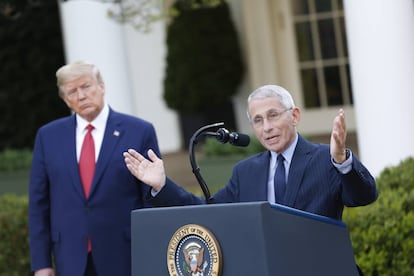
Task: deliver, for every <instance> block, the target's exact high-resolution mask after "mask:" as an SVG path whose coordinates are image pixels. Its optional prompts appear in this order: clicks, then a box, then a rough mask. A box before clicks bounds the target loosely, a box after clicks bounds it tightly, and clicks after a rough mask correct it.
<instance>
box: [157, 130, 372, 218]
mask: <svg viewBox="0 0 414 276" xmlns="http://www.w3.org/2000/svg"><path fill="white" fill-rule="evenodd" d="M269 158H270V152H269V151H265V152H262V153H259V154H256V155H254V156H251V157H249V158H247V159H244V160H242V161H240V162H239V163H237V164H236V165H235V167H234V169H233V173H232V176H231V178H230V180H229V182H228V183H227V185H226V186H225V187H224V188H223V189H221V190H220V191H218V192H217V193H216V194H215V195H214V196H213V198H212V202H214V203H230V202H247V201H266V200H267V179H268V175H269V163H270V162H269V160H270V159H269ZM377 196H378V195H377V190H376V185H375V180H374V178H373V177H372V176H371V174H370V173H369V172H368V170H367V169H366V168H365V167H364V166H363V165H362V164H361V162H360V161H358V159H357V158H356V156H353V163H352V170H351V171H350V172H349V173H347V174H341V173H340V172H339V171H338V170H337V169H336V168H335V167H334V165H333V164H332V161H331V155H330V150H329V145H325V144H316V143H311V142H309V141H307V140H305V139H304V138H303V137H302V136H300V135H299V139H298V143H297V145H296V149H295V152H294V154H293V158H292V161H291V165H290V169H289V176H288V182H287V189H286V195H285V198H284V202H285V203H286V204H285V205H287V206H290V207H293V208H296V209H300V210H303V211H307V212H311V213H314V214H318V215H322V216H326V217H331V218H334V219H341V218H342V211H343V208H344V205H345V206H361V205H366V204H369V203H371V202H373V201H375V199H376V198H377ZM204 202H205V200H204V199H201V198H198V197H195V196H193V195H192V194H190V193H188V192H186V191H185V190H184V189H182V188H181V187H179V186H177V185H176V184H175V183H173V182H172V181H171V180H170V179H167V183H166V186H165V187H164V188H163V189H162V190H161V191H160V192H159V193H158V195H157V196H155V197H153V198H151V203H152V204H154V205H157V206H170V205H189V204H202V203H204Z"/></svg>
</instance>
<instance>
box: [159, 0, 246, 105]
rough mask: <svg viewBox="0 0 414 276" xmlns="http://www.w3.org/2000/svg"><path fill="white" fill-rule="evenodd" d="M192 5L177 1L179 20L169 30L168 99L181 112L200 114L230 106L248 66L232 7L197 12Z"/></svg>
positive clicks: (166, 92) (204, 9)
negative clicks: (228, 103)
mask: <svg viewBox="0 0 414 276" xmlns="http://www.w3.org/2000/svg"><path fill="white" fill-rule="evenodd" d="M190 2H191V1H190ZM188 3H189V1H186V0H178V1H177V2H176V4H175V6H174V7H175V8H176V9H177V10H178V15H177V16H176V17H174V18H173V19H172V22H171V23H170V24H169V26H168V28H167V48H168V52H167V67H166V78H165V80H164V99H165V100H166V103H167V105H168V107H170V108H172V109H174V110H176V111H180V112H200V111H205V110H207V109H209V108H211V107H213V106H220V105H223V104H225V103H227V102H229V101H230V99H231V96H233V95H234V94H236V93H237V88H238V86H239V84H240V83H241V81H242V78H243V74H244V64H243V61H242V55H241V50H240V46H239V41H238V36H237V32H236V29H235V27H234V25H233V22H232V20H231V16H230V11H229V7H228V5H227V3H226V2H225V1H223V2H222V3H221V4H220V5H217V6H214V7H211V6H208V7H204V6H203V7H199V8H196V9H194V8H193V7H192V6H191V5H190V6H189V5H188Z"/></svg>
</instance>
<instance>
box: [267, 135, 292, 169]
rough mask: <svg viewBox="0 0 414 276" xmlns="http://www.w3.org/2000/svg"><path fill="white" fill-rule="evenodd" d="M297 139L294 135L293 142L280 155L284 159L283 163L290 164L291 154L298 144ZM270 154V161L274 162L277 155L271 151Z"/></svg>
mask: <svg viewBox="0 0 414 276" xmlns="http://www.w3.org/2000/svg"><path fill="white" fill-rule="evenodd" d="M298 138H299V136H298V134H297V133H296V137H295V140H293V143H292V144H290V146H289V147H288V148H287V149H286V150H285V151H284V152H282V153H280V154H282V155H283V157H284V158H285V161H287V162H288V164H290V162H291V161H292V158H293V153H294V152H295V148H296V145H297V143H298ZM270 153H271V155H272V159H273V160H275V161H276V159H277V155H278V154H277V153H276V152H274V151H271V152H270Z"/></svg>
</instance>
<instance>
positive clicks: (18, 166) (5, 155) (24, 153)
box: [0, 149, 32, 172]
mask: <svg viewBox="0 0 414 276" xmlns="http://www.w3.org/2000/svg"><path fill="white" fill-rule="evenodd" d="M31 163H32V151H31V150H29V149H22V150H12V149H6V150H4V151H1V152H0V172H10V171H16V170H27V169H30V165H31Z"/></svg>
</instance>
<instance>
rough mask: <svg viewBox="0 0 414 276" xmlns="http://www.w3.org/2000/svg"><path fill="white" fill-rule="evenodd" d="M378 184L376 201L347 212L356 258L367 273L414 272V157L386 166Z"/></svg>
mask: <svg viewBox="0 0 414 276" xmlns="http://www.w3.org/2000/svg"><path fill="white" fill-rule="evenodd" d="M377 185H378V190H379V198H378V200H377V201H376V202H375V203H373V204H371V205H369V206H365V207H362V208H349V209H346V211H345V213H344V221H345V222H346V223H347V225H348V228H349V230H350V235H351V239H352V243H353V248H354V252H355V255H356V261H357V263H358V264H359V265H360V266H361V268H362V270H363V271H364V273H365V274H366V275H387V276H393V275H395V276H397V275H398V276H401V275H414V258H413V256H414V159H413V158H408V159H406V160H404V161H402V162H401V163H400V164H399V165H398V166H395V167H390V168H386V169H385V170H384V171H383V172H382V173H381V174H380V176H379V177H378V179H377Z"/></svg>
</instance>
